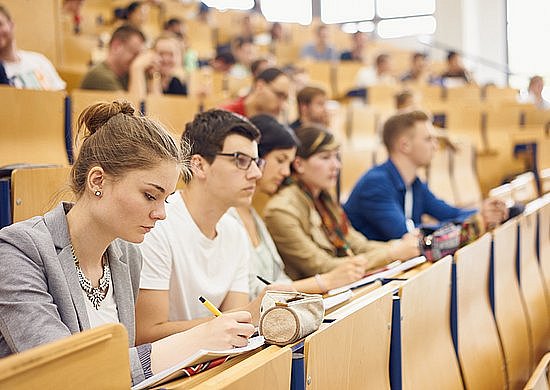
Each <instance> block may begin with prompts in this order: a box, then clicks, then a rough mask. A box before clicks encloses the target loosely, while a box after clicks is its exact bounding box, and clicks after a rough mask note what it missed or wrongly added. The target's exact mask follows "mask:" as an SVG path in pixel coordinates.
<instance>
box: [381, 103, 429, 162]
mask: <svg viewBox="0 0 550 390" xmlns="http://www.w3.org/2000/svg"><path fill="white" fill-rule="evenodd" d="M429 120H430V118H429V117H428V115H427V114H426V113H425V112H424V111H411V112H407V113H405V114H397V115H394V116H392V117H390V118H389V119H388V120H387V121H386V123H384V130H383V132H382V140H383V141H384V145H386V148H387V149H388V152H391V151H392V149H393V147H394V146H395V142H396V141H397V139H398V138H399V137H401V136H402V135H403V134H404V133H406V132H407V131H409V130H410V129H412V128H413V127H414V125H415V124H416V122H425V121H429Z"/></svg>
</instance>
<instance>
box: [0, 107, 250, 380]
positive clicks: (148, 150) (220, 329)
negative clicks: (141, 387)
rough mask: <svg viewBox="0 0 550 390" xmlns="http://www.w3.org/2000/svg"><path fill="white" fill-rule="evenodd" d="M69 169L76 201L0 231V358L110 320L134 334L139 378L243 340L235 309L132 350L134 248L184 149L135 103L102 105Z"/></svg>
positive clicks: (156, 213) (246, 327) (245, 317)
mask: <svg viewBox="0 0 550 390" xmlns="http://www.w3.org/2000/svg"><path fill="white" fill-rule="evenodd" d="M79 128H80V131H79V135H81V136H82V137H83V141H82V145H81V147H80V152H79V154H78V157H77V159H76V161H75V163H74V165H73V168H72V171H71V187H72V189H73V191H74V193H75V195H76V198H77V201H76V203H75V204H72V203H65V202H63V203H61V204H59V205H58V206H57V207H56V208H55V209H53V210H52V211H50V212H48V213H46V214H45V215H44V216H40V217H34V218H31V219H29V220H27V221H23V222H19V223H16V224H13V225H11V226H8V227H6V228H4V229H2V230H0V267H1V268H2V272H0V318H2V321H0V356H7V355H10V354H13V353H17V352H21V351H24V350H27V349H29V348H33V347H36V346H39V345H41V344H45V343H48V342H51V341H54V340H57V339H60V338H63V337H66V336H69V335H71V334H73V333H78V332H81V331H83V330H85V329H89V328H93V327H97V326H99V325H102V324H105V323H112V322H120V323H122V324H124V326H126V329H127V330H128V337H129V345H130V351H129V354H130V368H131V370H132V373H131V375H132V382H133V383H134V384H136V383H139V382H141V381H142V380H144V379H146V378H148V377H150V376H152V375H153V374H156V373H158V372H160V371H162V370H164V369H166V368H168V367H170V366H172V365H174V364H176V363H177V362H178V361H181V360H182V359H184V358H186V357H187V356H190V355H191V354H193V353H195V352H196V351H197V350H199V349H201V348H209V349H227V348H231V347H232V346H233V345H235V346H244V345H246V344H247V337H248V336H250V335H251V334H252V333H253V332H254V327H253V326H252V325H251V324H249V322H250V314H248V313H246V312H236V313H231V314H228V315H224V316H223V317H219V318H216V319H214V320H212V321H209V322H208V323H205V324H203V325H201V326H197V327H196V328H193V329H190V330H189V331H187V332H183V333H177V334H174V335H173V336H171V337H169V338H166V339H162V340H159V341H158V342H154V343H152V344H144V345H139V346H137V347H134V334H135V330H134V302H135V300H136V299H137V294H138V286H139V274H140V269H141V262H142V258H141V254H140V251H139V249H138V248H137V247H136V246H135V245H134V244H136V243H140V242H141V241H143V238H144V236H145V235H146V233H147V232H148V231H150V230H151V229H153V227H154V226H155V224H156V223H157V222H158V221H160V220H162V219H164V218H165V210H164V208H165V203H164V202H165V200H166V198H167V197H168V195H169V194H170V193H171V192H173V191H174V189H175V187H176V182H177V180H178V176H179V173H180V171H181V168H182V165H183V161H184V160H185V157H186V156H185V155H184V152H182V151H181V150H180V148H179V147H178V145H177V142H176V141H174V139H173V138H172V137H171V136H170V134H169V133H168V132H167V131H166V130H165V129H164V128H163V127H162V126H161V125H160V124H158V123H156V122H154V121H152V120H151V119H148V118H146V117H141V116H136V115H134V109H133V108H132V107H131V106H130V104H129V103H125V102H122V103H121V102H113V103H110V104H109V103H96V104H94V105H92V106H90V107H88V108H87V109H86V110H84V112H83V113H82V114H81V116H80V118H79Z"/></svg>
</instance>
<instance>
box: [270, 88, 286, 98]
mask: <svg viewBox="0 0 550 390" xmlns="http://www.w3.org/2000/svg"><path fill="white" fill-rule="evenodd" d="M269 89H270V90H271V92H273V93H274V94H275V96H277V97H278V98H279V99H280V100H283V101H287V100H288V93H286V92H281V91H277V90H276V89H275V88H273V87H271V86H270V85H269Z"/></svg>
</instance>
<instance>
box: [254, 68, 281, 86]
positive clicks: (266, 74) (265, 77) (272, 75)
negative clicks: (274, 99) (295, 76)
mask: <svg viewBox="0 0 550 390" xmlns="http://www.w3.org/2000/svg"><path fill="white" fill-rule="evenodd" d="M279 76H286V73H285V72H283V71H282V70H281V69H279V68H267V69H265V70H263V71H261V72H260V74H259V75H257V76H256V77H255V78H254V84H256V82H257V81H258V80H262V81H263V82H265V83H267V84H270V83H271V82H272V81H273V80H275V79H276V78H277V77H279Z"/></svg>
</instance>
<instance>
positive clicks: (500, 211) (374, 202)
mask: <svg viewBox="0 0 550 390" xmlns="http://www.w3.org/2000/svg"><path fill="white" fill-rule="evenodd" d="M382 138H383V141H384V144H385V145H386V148H387V149H388V154H389V159H388V160H387V161H386V162H385V163H384V164H381V165H379V166H376V167H374V168H372V169H371V170H369V171H368V172H367V173H365V175H363V177H361V179H359V181H358V182H357V184H356V185H355V187H354V188H353V190H352V192H351V194H350V196H349V198H348V201H347V203H346V205H345V206H344V208H345V210H346V212H347V214H348V217H349V219H350V221H351V223H352V224H353V226H354V227H355V228H356V229H357V230H359V231H360V232H361V233H363V234H364V235H365V236H367V237H368V238H370V239H372V240H380V241H386V240H391V239H394V238H399V237H401V236H402V235H403V234H405V233H407V231H411V230H413V229H414V227H418V226H419V225H420V224H421V222H422V221H421V217H422V215H424V214H427V215H430V216H432V217H433V218H435V219H437V220H438V221H441V222H445V221H463V220H465V219H467V218H469V217H470V216H472V215H474V214H475V213H476V212H477V210H476V209H460V208H456V207H452V206H450V205H448V204H447V203H445V202H444V201H442V200H441V199H438V198H436V197H435V195H434V194H432V192H431V191H430V189H429V188H428V186H427V185H426V183H423V182H422V181H420V179H419V178H418V176H417V171H418V169H419V168H420V167H425V166H427V165H428V164H429V163H430V161H431V160H432V157H433V154H434V152H435V148H436V145H435V134H434V133H433V128H432V125H431V123H430V120H429V117H428V115H426V114H425V113H424V112H422V111H412V112H407V113H401V114H398V115H394V116H392V117H391V118H390V119H388V120H387V121H386V123H385V124H384V130H383V135H382ZM407 194H409V195H407ZM407 199H409V200H408V201H407ZM480 211H481V215H482V217H483V219H484V221H485V223H486V224H487V226H488V227H489V226H492V225H496V224H498V223H500V222H502V221H503V220H504V219H506V218H507V215H508V211H507V209H506V206H505V205H504V203H503V202H502V201H500V200H497V199H488V200H486V201H485V202H484V203H483V206H482V208H481V210H480ZM413 225H414V226H413Z"/></svg>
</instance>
